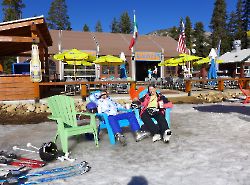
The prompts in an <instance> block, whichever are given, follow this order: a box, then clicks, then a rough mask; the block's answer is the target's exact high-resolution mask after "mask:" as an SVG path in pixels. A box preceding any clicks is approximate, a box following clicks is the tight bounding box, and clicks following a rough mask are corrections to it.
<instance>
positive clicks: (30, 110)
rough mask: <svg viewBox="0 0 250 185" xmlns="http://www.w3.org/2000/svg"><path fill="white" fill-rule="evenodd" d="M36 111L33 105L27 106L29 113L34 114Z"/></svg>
mask: <svg viewBox="0 0 250 185" xmlns="http://www.w3.org/2000/svg"><path fill="white" fill-rule="evenodd" d="M35 109H36V107H35V106H34V105H32V104H28V105H27V111H28V112H34V111H35Z"/></svg>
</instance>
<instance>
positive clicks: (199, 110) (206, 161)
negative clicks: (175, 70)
mask: <svg viewBox="0 0 250 185" xmlns="http://www.w3.org/2000/svg"><path fill="white" fill-rule="evenodd" d="M171 129H172V131H173V136H172V138H171V141H170V143H169V144H164V143H163V142H156V143H153V142H152V140H151V138H147V139H145V140H143V141H141V142H139V143H136V142H135V141H134V138H133V136H132V134H131V132H129V130H126V132H125V136H126V137H127V142H128V145H127V146H126V147H121V146H120V145H119V144H117V145H111V144H110V143H109V140H108V135H107V134H106V133H104V134H102V135H101V140H100V142H99V145H100V146H99V148H96V147H95V145H94V142H93V141H87V140H85V139H84V138H82V139H81V140H80V142H78V143H77V141H76V140H75V139H74V138H73V139H71V140H70V151H71V152H72V154H71V157H74V158H77V162H79V161H81V160H86V161H88V162H89V164H90V166H91V167H92V169H91V171H90V172H89V173H87V174H84V175H82V176H78V177H76V178H69V179H67V180H59V181H54V182H53V183H51V184H93V185H125V184H128V185H147V184H148V185H166V184H171V185H175V184H176V185H182V184H183V185H196V184H202V185H217V184H218V185H222V184H223V185H224V184H228V185H241V184H242V185H243V184H244V185H245V184H249V179H250V166H249V163H250V157H249V151H250V142H249V141H250V134H249V133H250V106H249V105H248V106H244V105H243V104H240V103H219V104H203V105H195V104H179V105H175V106H174V108H173V110H172V113H171ZM55 131H56V124H55V123H53V122H46V123H40V124H35V125H0V147H1V149H6V150H8V149H11V148H12V147H13V146H14V145H17V146H19V147H23V148H26V147H25V145H26V144H27V143H28V142H31V143H32V144H33V145H36V146H40V145H41V144H42V143H43V142H48V141H50V140H52V138H53V136H54V134H55ZM58 147H60V144H59V143H58ZM20 154H25V152H20ZM29 156H30V157H33V158H39V156H38V155H37V154H31V155H30V154H29ZM69 164H70V162H60V161H55V162H52V163H49V164H48V165H47V166H46V167H44V169H49V168H52V167H59V166H67V165H69ZM8 168H9V167H8Z"/></svg>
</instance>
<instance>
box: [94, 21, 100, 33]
mask: <svg viewBox="0 0 250 185" xmlns="http://www.w3.org/2000/svg"><path fill="white" fill-rule="evenodd" d="M95 31H96V32H102V24H101V21H97V23H96V26H95Z"/></svg>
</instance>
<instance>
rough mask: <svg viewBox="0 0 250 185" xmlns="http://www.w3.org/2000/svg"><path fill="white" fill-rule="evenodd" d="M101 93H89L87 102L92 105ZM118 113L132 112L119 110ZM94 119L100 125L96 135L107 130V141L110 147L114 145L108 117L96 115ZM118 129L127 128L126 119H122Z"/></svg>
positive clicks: (102, 114)
mask: <svg viewBox="0 0 250 185" xmlns="http://www.w3.org/2000/svg"><path fill="white" fill-rule="evenodd" d="M100 93H101V91H93V92H91V93H90V95H89V98H88V100H89V101H91V102H94V103H97V100H98V99H97V98H98V97H99V95H100ZM119 111H122V112H128V111H132V110H127V109H119ZM96 117H97V118H98V119H99V121H100V123H99V127H98V133H99V132H100V130H102V129H107V132H108V136H109V140H110V143H111V144H112V145H114V144H115V143H116V142H115V135H114V132H113V130H112V128H111V126H110V124H109V120H108V115H107V114H106V113H96ZM119 124H120V127H127V126H129V122H128V120H127V119H123V120H120V121H119Z"/></svg>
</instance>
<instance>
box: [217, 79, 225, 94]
mask: <svg viewBox="0 0 250 185" xmlns="http://www.w3.org/2000/svg"><path fill="white" fill-rule="evenodd" d="M218 90H219V91H222V92H223V91H224V80H223V79H218Z"/></svg>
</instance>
